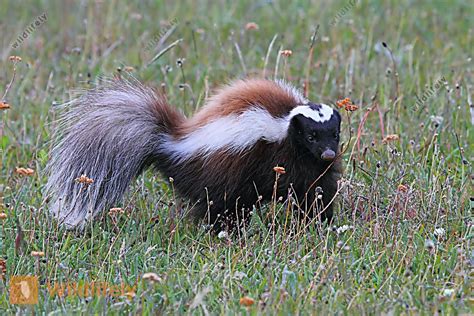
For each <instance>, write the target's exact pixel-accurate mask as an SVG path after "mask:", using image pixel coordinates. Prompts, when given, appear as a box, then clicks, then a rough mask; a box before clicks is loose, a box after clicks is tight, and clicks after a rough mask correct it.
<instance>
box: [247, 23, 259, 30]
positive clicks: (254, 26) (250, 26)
mask: <svg viewBox="0 0 474 316" xmlns="http://www.w3.org/2000/svg"><path fill="white" fill-rule="evenodd" d="M245 29H246V30H258V24H257V23H255V22H249V23H247V24H246V25H245Z"/></svg>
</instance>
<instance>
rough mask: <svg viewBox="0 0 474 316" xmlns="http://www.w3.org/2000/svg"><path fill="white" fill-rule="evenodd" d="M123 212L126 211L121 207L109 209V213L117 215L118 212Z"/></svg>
mask: <svg viewBox="0 0 474 316" xmlns="http://www.w3.org/2000/svg"><path fill="white" fill-rule="evenodd" d="M123 213H125V212H124V210H123V209H122V208H121V207H112V208H111V209H110V210H109V215H117V214H123Z"/></svg>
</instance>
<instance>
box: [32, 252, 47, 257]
mask: <svg viewBox="0 0 474 316" xmlns="http://www.w3.org/2000/svg"><path fill="white" fill-rule="evenodd" d="M31 256H33V257H43V256H44V252H43V251H32V252H31Z"/></svg>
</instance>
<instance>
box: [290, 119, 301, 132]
mask: <svg viewBox="0 0 474 316" xmlns="http://www.w3.org/2000/svg"><path fill="white" fill-rule="evenodd" d="M302 118H303V115H301V114H298V115H295V116H293V118H292V119H291V121H290V130H292V131H293V132H294V133H296V134H301V133H303V130H304V127H303V126H304V125H303V120H302Z"/></svg>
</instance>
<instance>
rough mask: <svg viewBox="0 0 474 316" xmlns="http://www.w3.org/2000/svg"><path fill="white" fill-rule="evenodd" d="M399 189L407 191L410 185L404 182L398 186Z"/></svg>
mask: <svg viewBox="0 0 474 316" xmlns="http://www.w3.org/2000/svg"><path fill="white" fill-rule="evenodd" d="M397 190H398V191H400V192H407V191H408V187H407V186H406V185H404V184H399V185H398V187H397Z"/></svg>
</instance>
